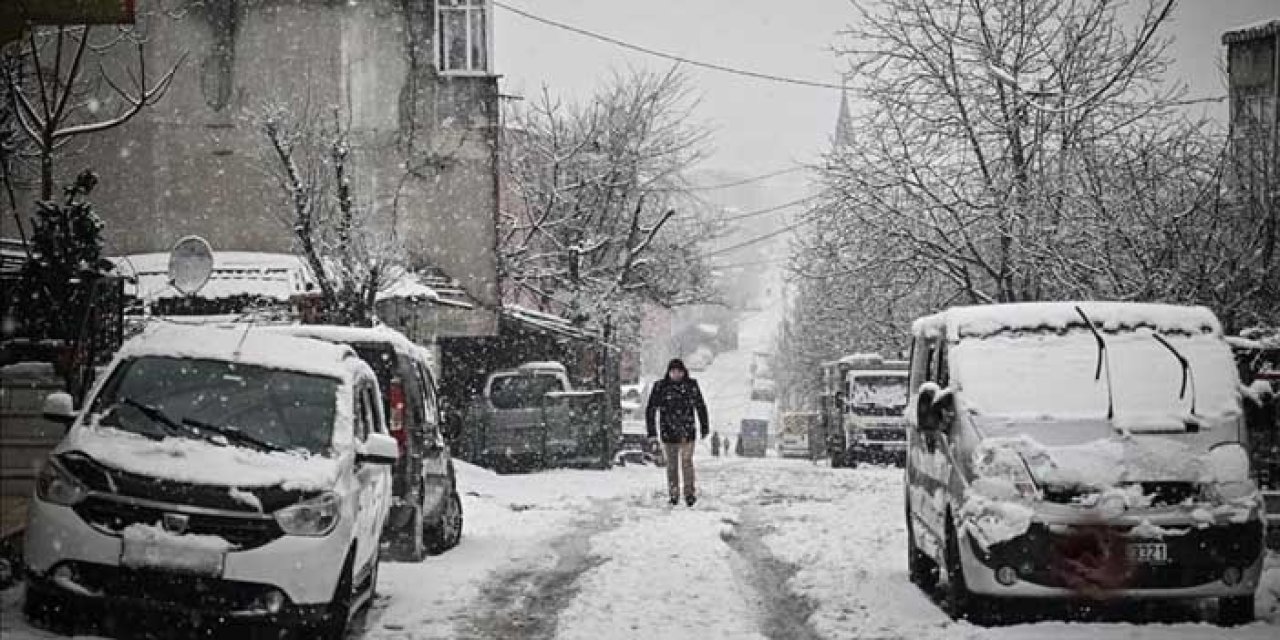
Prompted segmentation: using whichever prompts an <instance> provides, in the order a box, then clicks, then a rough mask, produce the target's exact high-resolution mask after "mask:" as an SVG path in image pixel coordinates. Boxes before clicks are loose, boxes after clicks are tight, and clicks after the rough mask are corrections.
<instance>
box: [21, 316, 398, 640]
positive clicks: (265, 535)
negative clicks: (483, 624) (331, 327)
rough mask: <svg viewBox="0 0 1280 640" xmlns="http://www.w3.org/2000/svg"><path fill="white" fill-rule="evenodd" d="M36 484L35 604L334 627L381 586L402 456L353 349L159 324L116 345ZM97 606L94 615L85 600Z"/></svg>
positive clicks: (37, 614) (31, 602)
mask: <svg viewBox="0 0 1280 640" xmlns="http://www.w3.org/2000/svg"><path fill="white" fill-rule="evenodd" d="M44 414H45V416H46V417H47V418H48V419H50V420H55V421H58V422H62V423H64V424H67V425H69V431H68V432H67V435H66V436H65V438H64V439H63V440H62V442H61V443H60V444H59V445H58V447H57V448H56V449H55V450H54V451H53V453H52V454H51V455H50V457H49V459H48V461H47V462H46V463H45V466H44V469H43V470H42V471H41V474H40V478H39V480H38V482H37V488H36V496H35V499H34V500H33V501H32V504H31V507H30V512H29V513H30V515H29V522H28V526H27V530H26V539H25V543H24V551H25V561H26V565H27V568H28V582H27V591H26V601H25V604H24V608H25V610H26V612H27V614H28V615H29V616H31V617H32V618H33V619H34V620H37V621H46V622H48V621H50V620H51V619H61V618H65V617H67V616H69V615H70V614H69V613H68V612H81V611H86V612H101V611H104V610H106V609H107V608H110V609H112V610H114V609H118V608H121V607H124V608H131V609H140V610H159V611H163V612H169V613H177V614H181V615H185V616H188V617H190V616H202V617H203V618H204V619H211V620H212V619H217V620H239V621H255V622H256V623H259V624H268V625H276V626H279V627H282V628H294V627H301V628H305V629H308V630H310V631H311V632H319V634H320V635H321V636H322V637H331V638H339V637H342V635H343V634H344V632H345V629H346V627H347V624H348V621H349V620H350V618H351V616H352V615H353V614H354V613H355V612H356V611H357V610H358V609H359V608H360V607H362V606H363V605H364V604H366V603H367V602H368V601H369V600H370V599H371V597H372V595H373V591H374V588H375V586H376V584H377V574H378V550H379V537H380V534H381V532H382V528H383V524H384V522H385V521H386V518H387V512H388V509H389V506H390V502H391V474H390V466H391V465H392V464H394V463H395V461H396V458H397V457H398V455H399V453H398V449H397V445H396V441H395V439H394V438H392V437H391V435H390V434H389V433H388V432H387V428H386V421H385V419H384V417H383V412H382V403H381V402H379V400H378V380H377V377H376V376H375V375H374V372H373V371H372V370H371V369H370V368H369V366H368V365H367V364H365V363H364V362H363V361H362V360H361V359H360V358H359V357H358V356H357V355H356V353H355V352H354V351H353V350H352V349H351V348H350V347H347V346H342V345H334V344H330V343H327V342H321V341H318V340H310V339H304V338H294V337H289V336H282V335H279V334H274V333H269V332H264V331H255V330H253V329H252V328H249V327H246V328H242V329H213V328H187V327H176V326H161V327H154V328H152V329H150V330H148V331H147V332H145V333H143V334H142V335H140V336H138V337H136V338H134V339H133V340H131V341H130V342H128V343H126V345H125V346H124V347H123V348H122V349H121V351H120V353H119V354H117V357H116V359H115V360H114V362H113V363H112V365H111V367H110V369H109V373H108V374H107V375H106V376H105V377H104V378H103V379H102V381H101V382H100V383H99V384H98V385H97V386H96V387H95V389H94V390H93V391H92V392H91V393H90V394H89V396H88V398H87V401H86V403H85V406H84V408H83V409H81V410H79V411H76V410H74V409H73V407H72V404H71V397H70V396H69V395H67V394H54V395H51V396H50V397H49V398H48V399H47V400H46V403H45V408H44ZM88 615H93V614H92V613H89V614H88Z"/></svg>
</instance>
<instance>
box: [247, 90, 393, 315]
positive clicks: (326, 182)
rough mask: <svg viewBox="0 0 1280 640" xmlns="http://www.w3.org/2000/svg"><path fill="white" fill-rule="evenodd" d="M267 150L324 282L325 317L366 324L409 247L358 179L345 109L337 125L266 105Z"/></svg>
mask: <svg viewBox="0 0 1280 640" xmlns="http://www.w3.org/2000/svg"><path fill="white" fill-rule="evenodd" d="M261 127H262V133H263V135H264V137H265V138H266V141H267V143H268V152H267V156H268V159H269V160H270V165H271V166H273V167H274V173H275V174H276V177H277V179H278V182H279V184H280V187H281V190H282V191H283V192H284V194H285V195H286V200H287V203H288V205H287V206H288V207H289V209H288V210H289V216H288V219H289V221H290V228H291V229H292V232H293V236H294V241H295V243H296V244H295V246H296V248H297V251H298V252H299V253H300V254H301V255H302V256H303V258H305V259H306V261H307V264H308V265H309V266H310V268H311V270H312V272H314V273H315V276H316V280H317V282H318V283H319V288H320V296H321V299H322V301H323V305H322V306H323V314H324V315H325V321H326V322H331V323H335V324H352V325H367V324H369V323H371V322H372V321H373V319H374V303H375V302H376V299H377V293H378V291H379V290H381V289H383V288H385V287H386V286H387V285H388V284H389V283H390V282H392V281H394V279H395V277H397V276H398V275H399V274H400V273H402V271H403V268H404V264H405V257H404V250H403V247H401V246H400V245H399V243H397V242H396V240H395V239H394V237H393V234H389V233H386V232H385V230H383V229H380V228H379V227H378V225H376V224H375V223H374V220H373V219H372V217H373V216H372V211H371V207H370V206H368V205H366V204H364V203H362V202H361V201H359V199H358V197H357V196H358V194H357V193H356V190H355V188H354V187H353V186H352V181H351V176H352V174H353V172H354V171H353V169H354V168H353V165H352V143H351V140H350V136H349V132H348V131H347V129H346V127H345V125H344V124H343V123H342V118H341V114H340V113H339V112H337V111H335V112H334V114H333V124H332V125H324V124H322V123H321V122H320V119H319V118H317V117H313V116H312V115H310V114H307V113H304V114H302V115H296V114H294V113H292V112H291V111H290V110H289V109H286V108H283V107H279V106H272V107H268V108H267V110H266V113H265V115H264V116H263V118H262V120H261Z"/></svg>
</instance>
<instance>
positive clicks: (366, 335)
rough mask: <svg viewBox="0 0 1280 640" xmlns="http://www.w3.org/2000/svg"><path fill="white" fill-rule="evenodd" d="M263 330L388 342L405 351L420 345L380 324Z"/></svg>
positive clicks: (328, 338) (331, 339) (345, 340)
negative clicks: (372, 325) (371, 325)
mask: <svg viewBox="0 0 1280 640" xmlns="http://www.w3.org/2000/svg"><path fill="white" fill-rule="evenodd" d="M263 330H264V331H267V332H271V333H278V334H285V335H290V336H296V337H300V338H314V339H316V340H323V341H325V342H332V343H342V344H355V343H361V342H373V343H378V342H388V343H391V344H392V345H394V346H395V348H396V350H397V351H403V352H405V353H416V352H417V349H418V345H416V344H414V343H413V342H412V341H411V340H409V338H407V337H405V335H404V334H403V333H400V332H399V331H396V330H395V329H392V328H391V327H388V326H386V325H378V326H374V327H342V326H335V325H326V324H291V325H280V326H273V327H264V328H263Z"/></svg>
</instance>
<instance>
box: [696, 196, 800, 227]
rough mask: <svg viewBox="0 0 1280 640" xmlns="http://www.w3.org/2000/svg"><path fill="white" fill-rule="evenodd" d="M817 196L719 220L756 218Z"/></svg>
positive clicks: (732, 220) (731, 220) (729, 220)
mask: <svg viewBox="0 0 1280 640" xmlns="http://www.w3.org/2000/svg"><path fill="white" fill-rule="evenodd" d="M817 197H818V196H808V197H804V198H800V199H799V200H792V201H791V202H784V203H782V204H779V205H774V206H772V207H768V208H765V209H756V210H755V211H747V212H744V213H737V214H734V215H732V216H729V217H727V218H720V219H719V220H718V222H734V221H736V220H744V219H746V218H754V217H756V216H762V215H764V214H766V213H773V212H775V211H781V210H783V209H789V208H791V207H794V206H796V205H798V204H804V203H806V202H809V201H811V200H813V199H815V198H817Z"/></svg>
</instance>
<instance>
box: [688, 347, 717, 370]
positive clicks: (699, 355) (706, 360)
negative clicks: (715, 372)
mask: <svg viewBox="0 0 1280 640" xmlns="http://www.w3.org/2000/svg"><path fill="white" fill-rule="evenodd" d="M715 361H716V353H715V352H714V351H712V350H711V348H710V347H708V346H706V345H700V346H699V347H698V348H697V349H694V350H693V353H690V354H689V355H687V356H685V358H684V364H685V366H686V367H689V370H690V371H706V370H707V367H710V366H711V363H713V362H715Z"/></svg>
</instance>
